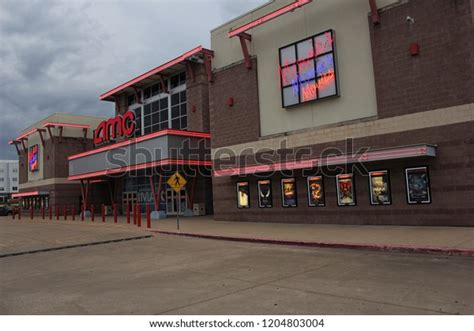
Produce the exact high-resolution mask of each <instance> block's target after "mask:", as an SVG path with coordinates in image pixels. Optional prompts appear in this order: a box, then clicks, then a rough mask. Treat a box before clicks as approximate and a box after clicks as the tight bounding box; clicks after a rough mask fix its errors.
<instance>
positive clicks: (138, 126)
mask: <svg viewBox="0 0 474 331" xmlns="http://www.w3.org/2000/svg"><path fill="white" fill-rule="evenodd" d="M130 111H132V112H134V113H135V133H134V134H133V136H134V137H139V136H141V135H142V108H141V107H140V108H135V109H131V110H130Z"/></svg>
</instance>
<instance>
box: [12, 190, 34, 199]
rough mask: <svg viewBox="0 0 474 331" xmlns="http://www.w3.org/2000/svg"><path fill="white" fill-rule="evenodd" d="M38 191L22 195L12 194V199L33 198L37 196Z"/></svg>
mask: <svg viewBox="0 0 474 331" xmlns="http://www.w3.org/2000/svg"><path fill="white" fill-rule="evenodd" d="M39 194H40V192H39V191H31V192H23V193H13V194H12V198H21V197H33V196H36V195H39Z"/></svg>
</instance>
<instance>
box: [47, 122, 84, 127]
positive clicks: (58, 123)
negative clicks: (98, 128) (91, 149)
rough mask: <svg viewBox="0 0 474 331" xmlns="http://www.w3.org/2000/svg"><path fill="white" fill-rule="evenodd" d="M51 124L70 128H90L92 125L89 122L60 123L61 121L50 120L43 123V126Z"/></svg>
mask: <svg viewBox="0 0 474 331" xmlns="http://www.w3.org/2000/svg"><path fill="white" fill-rule="evenodd" d="M50 126H64V127H70V128H80V129H89V128H90V127H91V126H90V125H87V124H75V123H60V122H48V123H45V124H43V128H47V127H50Z"/></svg>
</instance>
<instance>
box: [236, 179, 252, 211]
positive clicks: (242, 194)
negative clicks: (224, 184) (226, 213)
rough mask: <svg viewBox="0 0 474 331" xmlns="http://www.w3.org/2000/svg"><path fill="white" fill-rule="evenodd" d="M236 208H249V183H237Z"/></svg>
mask: <svg viewBox="0 0 474 331" xmlns="http://www.w3.org/2000/svg"><path fill="white" fill-rule="evenodd" d="M237 207H238V208H250V194H249V182H238V183H237Z"/></svg>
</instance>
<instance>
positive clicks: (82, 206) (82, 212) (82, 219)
mask: <svg viewBox="0 0 474 331" xmlns="http://www.w3.org/2000/svg"><path fill="white" fill-rule="evenodd" d="M84 213H85V210H84V205H82V204H81V221H82V222H84Z"/></svg>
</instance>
